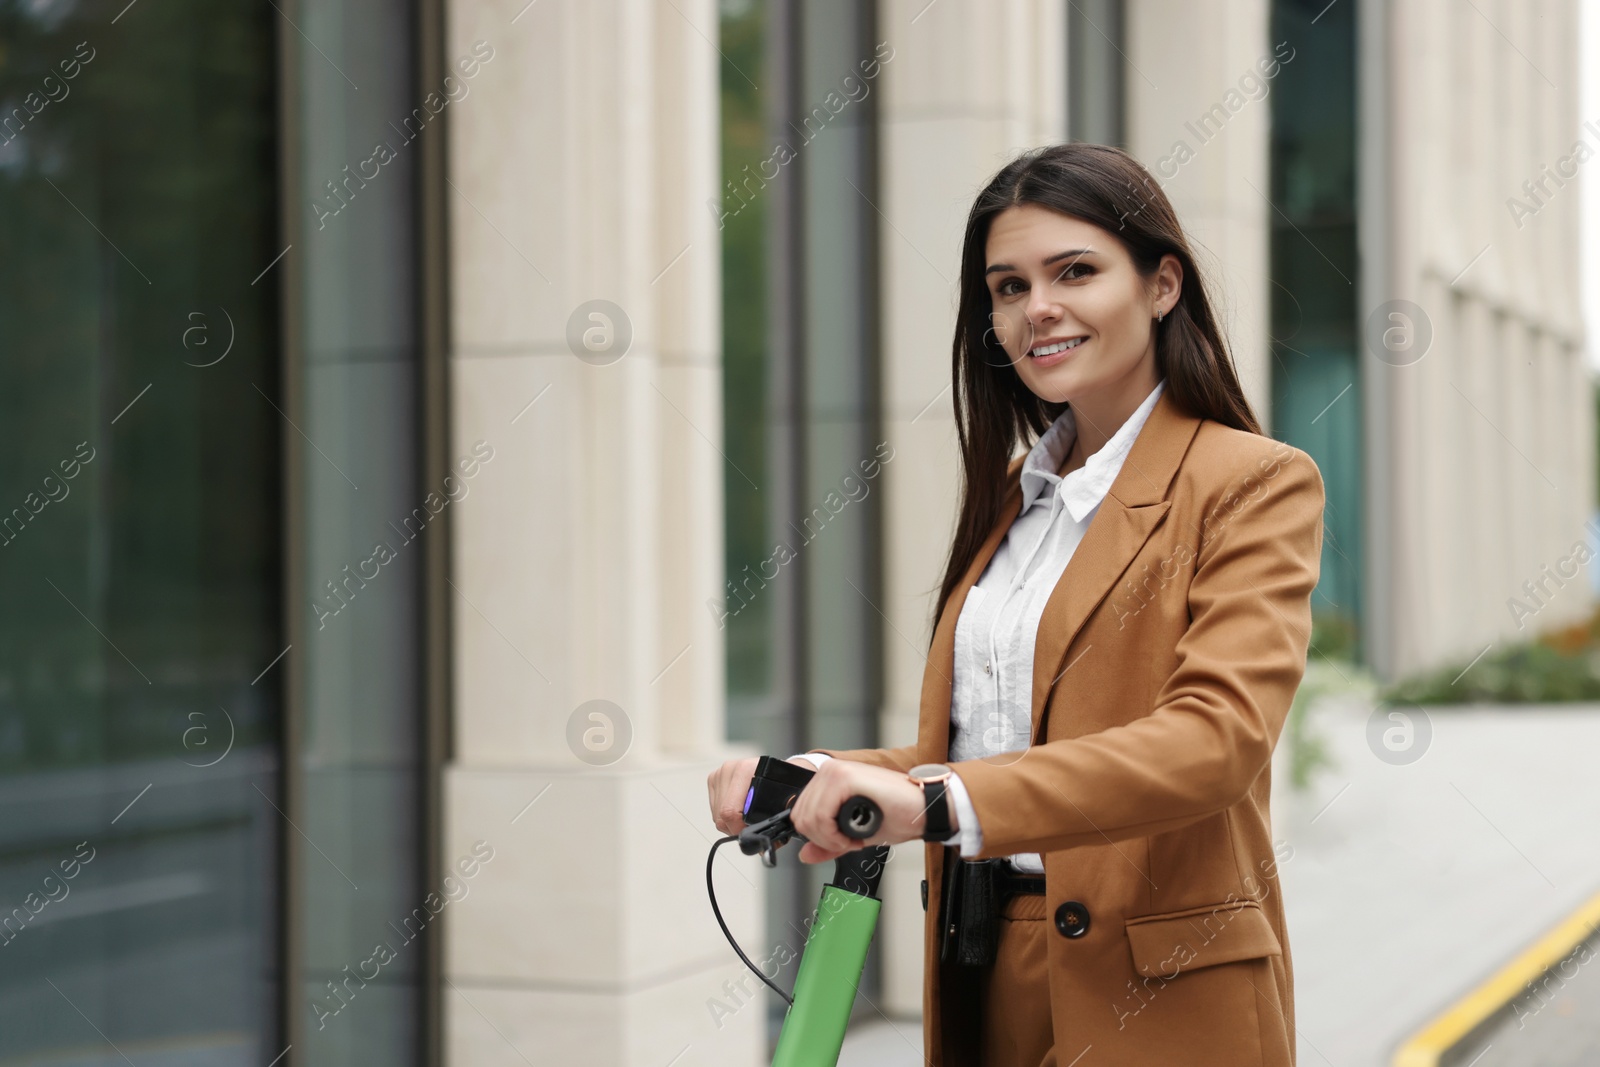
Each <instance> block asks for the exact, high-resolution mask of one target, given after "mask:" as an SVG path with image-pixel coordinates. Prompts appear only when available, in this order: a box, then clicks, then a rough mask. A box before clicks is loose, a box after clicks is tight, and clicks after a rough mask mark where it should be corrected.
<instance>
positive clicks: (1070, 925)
mask: <svg viewBox="0 0 1600 1067" xmlns="http://www.w3.org/2000/svg"><path fill="white" fill-rule="evenodd" d="M1056 929H1057V930H1058V931H1059V932H1060V934H1061V936H1062V937H1082V936H1083V935H1084V934H1086V933H1088V932H1089V909H1088V908H1086V907H1084V906H1083V905H1082V904H1079V903H1078V902H1077V901H1076V900H1069V901H1067V902H1066V903H1065V904H1063V905H1061V907H1059V908H1057V909H1056Z"/></svg>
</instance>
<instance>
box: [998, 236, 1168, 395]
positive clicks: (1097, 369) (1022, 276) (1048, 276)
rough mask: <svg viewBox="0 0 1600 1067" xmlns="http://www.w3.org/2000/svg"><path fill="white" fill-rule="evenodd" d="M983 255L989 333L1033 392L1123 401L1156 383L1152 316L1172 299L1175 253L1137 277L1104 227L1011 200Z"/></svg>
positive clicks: (1145, 390)
mask: <svg viewBox="0 0 1600 1067" xmlns="http://www.w3.org/2000/svg"><path fill="white" fill-rule="evenodd" d="M985 263H986V269H987V273H986V275H985V281H986V282H987V285H988V289H989V298H990V300H991V307H992V309H993V310H992V314H991V324H992V326H993V329H994V336H995V337H996V338H997V339H998V340H999V342H1000V343H1001V345H1002V346H1004V348H1005V351H1006V355H1007V356H1008V357H1009V358H1010V360H1011V364H1012V366H1014V367H1015V368H1016V370H1017V374H1018V375H1019V376H1020V377H1021V378H1022V381H1023V384H1024V385H1026V386H1027V387H1028V388H1029V389H1030V390H1032V391H1033V392H1034V393H1035V394H1036V395H1038V396H1039V397H1041V398H1043V399H1045V400H1048V401H1052V402H1056V403H1060V402H1063V401H1070V402H1071V403H1072V404H1073V406H1074V408H1078V407H1080V406H1081V405H1084V404H1085V403H1087V404H1088V405H1090V406H1093V407H1105V408H1109V409H1126V410H1131V408H1129V407H1128V406H1127V403H1126V401H1127V400H1128V399H1129V398H1131V399H1132V403H1133V405H1135V406H1136V405H1137V404H1138V402H1139V401H1140V400H1142V399H1143V398H1144V397H1145V396H1147V395H1148V394H1149V392H1150V390H1151V389H1153V388H1155V384H1156V381H1157V380H1158V378H1159V375H1158V374H1157V372H1156V365H1155V353H1156V346H1155V327H1156V323H1155V318H1156V316H1157V315H1158V314H1163V313H1165V312H1166V311H1168V310H1170V309H1171V308H1172V306H1173V305H1174V304H1176V303H1177V301H1178V295H1179V292H1180V290H1181V286H1182V280H1183V267H1182V265H1181V264H1180V263H1179V262H1178V258H1177V257H1176V256H1173V255H1170V254H1169V255H1166V256H1163V257H1162V259H1161V265H1160V267H1159V268H1158V269H1157V272H1156V275H1155V277H1154V278H1151V279H1149V280H1146V279H1144V278H1141V277H1140V276H1139V273H1138V271H1137V270H1135V269H1134V265H1133V260H1132V259H1131V258H1130V257H1129V255H1128V252H1127V250H1126V249H1125V248H1124V247H1123V246H1122V242H1121V241H1119V240H1117V238H1116V237H1115V236H1113V235H1112V234H1111V233H1108V232H1107V231H1105V230H1102V229H1101V228H1100V227H1098V226H1095V225H1094V224H1092V223H1089V222H1085V221H1083V220H1082V219H1078V218H1074V217H1072V216H1070V215H1063V214H1060V213H1059V212H1055V211H1051V210H1050V209H1049V208H1045V207H1041V206H1039V205H1038V204H1019V205H1017V206H1015V207H1009V208H1007V209H1006V210H1004V211H1002V212H1001V213H1000V214H999V215H996V216H995V218H994V221H993V223H991V225H990V227H989V238H988V243H987V245H986V246H985Z"/></svg>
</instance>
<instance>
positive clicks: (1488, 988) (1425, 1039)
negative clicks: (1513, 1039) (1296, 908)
mask: <svg viewBox="0 0 1600 1067" xmlns="http://www.w3.org/2000/svg"><path fill="white" fill-rule="evenodd" d="M1597 928H1600V893H1597V894H1595V895H1594V896H1592V897H1590V898H1589V899H1588V900H1587V901H1586V902H1584V904H1583V905H1582V906H1581V907H1579V908H1578V910H1577V911H1575V912H1573V913H1572V914H1571V915H1569V916H1567V917H1566V918H1565V919H1563V920H1561V922H1560V923H1558V924H1557V925H1556V926H1555V927H1553V928H1552V929H1551V930H1550V931H1548V932H1547V933H1546V934H1545V935H1544V936H1543V937H1541V938H1539V940H1537V941H1535V942H1534V943H1533V944H1532V945H1530V946H1528V947H1527V948H1526V949H1524V950H1523V951H1522V952H1521V953H1520V954H1518V955H1517V956H1516V957H1515V958H1514V959H1512V960H1511V962H1509V963H1507V964H1506V965H1505V966H1504V967H1502V968H1500V969H1499V970H1498V971H1496V972H1495V973H1494V974H1492V975H1490V976H1489V977H1488V979H1486V980H1485V981H1484V982H1483V983H1482V984H1481V985H1479V986H1478V987H1477V988H1476V989H1474V990H1473V991H1472V992H1470V993H1468V994H1467V995H1466V996H1464V997H1462V998H1461V999H1460V1000H1458V1001H1456V1003H1454V1004H1452V1005H1451V1006H1450V1007H1449V1008H1447V1009H1446V1010H1445V1011H1444V1012H1443V1014H1441V1015H1439V1017H1438V1018H1436V1019H1434V1020H1433V1021H1432V1022H1430V1023H1429V1024H1428V1025H1427V1026H1426V1027H1424V1028H1423V1029H1422V1030H1420V1031H1419V1032H1417V1033H1416V1034H1414V1035H1412V1036H1411V1037H1410V1038H1409V1039H1407V1041H1406V1043H1405V1044H1403V1045H1401V1046H1400V1048H1399V1050H1398V1051H1397V1052H1396V1053H1395V1055H1394V1058H1393V1059H1392V1060H1390V1061H1389V1062H1390V1065H1391V1067H1438V1063H1439V1059H1440V1057H1442V1056H1443V1055H1444V1054H1445V1053H1446V1052H1448V1051H1449V1050H1450V1049H1452V1048H1454V1047H1455V1046H1456V1045H1457V1044H1459V1043H1460V1042H1461V1040H1462V1039H1463V1038H1465V1037H1466V1036H1467V1035H1468V1034H1470V1033H1471V1032H1472V1031H1473V1029H1474V1028H1476V1027H1477V1026H1478V1025H1480V1024H1481V1023H1482V1022H1483V1021H1484V1020H1485V1019H1487V1018H1489V1017H1490V1016H1491V1015H1493V1014H1494V1013H1495V1012H1497V1011H1499V1010H1501V1009H1502V1008H1504V1007H1505V1006H1506V1005H1507V1004H1510V1003H1511V1002H1512V1001H1513V1000H1515V999H1516V998H1517V996H1518V995H1519V994H1521V993H1522V991H1523V990H1524V989H1526V988H1527V987H1528V985H1529V984H1530V983H1532V982H1535V981H1537V980H1538V979H1539V977H1540V976H1541V975H1543V974H1544V973H1545V972H1546V971H1548V970H1550V968H1552V967H1554V966H1555V965H1556V964H1557V963H1559V962H1561V960H1562V959H1564V958H1565V957H1566V956H1567V954H1568V953H1570V952H1571V951H1572V950H1573V949H1575V948H1577V947H1578V946H1579V945H1580V944H1582V943H1583V942H1584V941H1585V940H1586V939H1587V938H1589V936H1590V935H1592V934H1593V933H1594V932H1595V931H1596V929H1597Z"/></svg>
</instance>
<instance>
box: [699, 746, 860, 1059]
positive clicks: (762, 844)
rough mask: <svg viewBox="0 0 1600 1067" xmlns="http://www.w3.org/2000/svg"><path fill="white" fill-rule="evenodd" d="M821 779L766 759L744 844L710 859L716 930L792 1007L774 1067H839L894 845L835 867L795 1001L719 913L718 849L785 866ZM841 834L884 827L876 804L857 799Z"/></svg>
mask: <svg viewBox="0 0 1600 1067" xmlns="http://www.w3.org/2000/svg"><path fill="white" fill-rule="evenodd" d="M814 773H815V772H813V771H808V770H806V769H805V768H804V767H800V766H797V765H795V764H793V763H789V762H786V761H784V760H781V759H776V758H774V757H772V756H762V757H761V760H760V762H759V763H758V764H757V765H756V773H755V776H754V777H753V778H752V779H751V782H750V792H749V793H747V794H746V795H745V800H744V820H745V828H744V830H742V831H741V832H740V833H739V835H738V836H737V837H733V836H729V837H724V838H722V839H721V840H719V841H717V842H716V843H715V844H714V845H712V846H711V855H710V857H709V858H708V859H707V860H706V890H707V892H708V893H709V894H710V896H711V910H712V912H713V913H714V914H715V915H716V917H717V925H719V926H721V927H722V933H723V935H724V936H725V937H727V939H728V944H730V945H732V946H733V951H735V952H737V953H738V954H739V958H740V959H741V960H743V961H744V964H745V966H746V967H749V968H750V969H751V970H752V971H754V972H755V974H756V977H758V978H760V979H761V980H762V981H763V982H766V984H767V985H768V986H770V987H771V988H772V990H773V992H775V993H777V994H778V996H780V997H782V998H783V999H784V1001H786V1002H787V1003H788V1005H789V1010H788V1012H787V1013H786V1014H785V1015H784V1018H783V1029H782V1031H781V1032H780V1033H779V1036H778V1048H777V1051H776V1052H775V1053H774V1054H773V1058H772V1067H837V1065H838V1062H839V1050H840V1048H841V1047H842V1046H843V1045H844V1031H845V1024H846V1023H848V1022H849V1021H850V1010H851V1008H852V1007H853V1006H854V1004H855V999H856V987H857V986H858V985H859V984H860V982H861V971H862V968H863V967H864V966H865V965H866V961H867V948H868V946H869V945H870V944H871V942H872V935H873V934H874V932H876V930H877V926H878V910H879V908H880V907H882V901H880V900H879V899H878V883H879V881H880V880H881V879H882V877H883V866H884V864H885V863H886V862H888V859H889V846H888V845H873V846H870V847H867V848H860V849H856V850H855V851H853V852H847V853H845V854H844V855H843V856H840V857H839V858H838V859H837V860H835V861H834V871H833V880H832V881H831V882H829V883H828V884H827V885H825V886H823V887H822V899H821V900H820V901H819V902H818V904H817V912H816V919H815V921H814V922H813V923H812V925H811V931H810V933H809V934H808V935H807V937H806V943H805V948H804V950H803V952H802V954H801V957H800V970H799V972H798V973H797V974H796V975H795V980H794V994H793V995H792V996H791V995H790V994H788V993H785V992H784V991H783V990H781V989H779V988H778V987H777V986H776V985H773V984H772V982H771V981H770V980H769V979H768V978H767V976H766V975H764V974H762V973H761V970H760V968H758V967H757V966H756V965H755V964H753V963H751V962H750V957H748V956H746V955H745V954H744V950H743V949H741V948H740V947H739V943H738V942H737V941H735V940H734V937H733V934H732V933H731V932H730V931H729V930H728V924H727V923H726V922H723V919H722V912H721V910H719V909H718V908H717V891H716V887H715V886H714V885H713V884H712V881H711V870H712V864H713V863H715V862H716V858H717V849H718V848H720V847H722V846H723V845H725V844H727V843H728V842H729V841H738V842H739V851H741V852H743V853H744V854H745V855H746V856H754V855H760V857H761V861H762V862H763V863H765V864H766V865H767V866H768V867H775V866H777V864H778V856H777V852H778V849H779V848H782V847H783V845H784V844H785V843H786V842H788V841H789V840H790V839H791V838H793V839H798V840H800V841H804V840H805V837H803V836H802V835H800V834H798V833H796V832H795V828H794V823H792V822H791V821H790V818H789V816H790V813H791V812H792V811H793V810H794V803H795V801H796V800H797V799H798V798H799V796H800V791H801V790H802V789H804V788H805V787H806V783H807V782H809V781H810V780H811V777H812V775H813V774H814ZM837 821H838V825H839V829H840V830H841V831H842V832H843V833H844V834H845V836H846V837H849V838H851V839H852V840H856V841H865V840H866V839H867V838H869V837H871V836H872V835H873V834H875V833H877V832H878V828H879V827H880V826H882V825H883V812H882V810H881V809H880V808H879V807H878V805H877V804H876V803H874V802H873V801H872V800H871V799H869V798H867V797H863V796H853V797H851V798H850V799H849V800H847V801H845V802H844V804H843V806H842V807H841V808H840V809H839V815H838V820H837Z"/></svg>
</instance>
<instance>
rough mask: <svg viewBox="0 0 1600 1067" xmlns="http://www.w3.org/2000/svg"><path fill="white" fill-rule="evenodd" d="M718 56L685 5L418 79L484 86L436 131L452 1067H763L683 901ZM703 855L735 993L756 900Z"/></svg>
mask: <svg viewBox="0 0 1600 1067" xmlns="http://www.w3.org/2000/svg"><path fill="white" fill-rule="evenodd" d="M717 32H718V29H717V12H716V5H715V4H714V3H712V2H711V0H678V2H677V3H675V4H665V5H657V4H654V3H645V2H627V0H600V2H594V3H581V4H580V3H549V2H545V3H528V2H527V0H455V2H453V3H452V5H451V7H450V11H449V18H448V34H447V45H446V48H447V53H448V54H447V60H448V61H449V62H450V64H451V65H452V66H454V65H455V64H456V61H457V60H458V59H460V58H462V57H466V56H473V55H476V57H477V59H478V61H479V63H480V64H481V69H480V70H479V72H478V73H477V75H476V76H475V77H473V78H472V79H471V81H470V88H471V92H470V94H469V95H467V96H466V97H464V98H461V99H458V100H455V101H453V102H452V103H451V105H450V122H451V127H450V150H449V176H450V192H449V197H450V201H449V213H450V227H451V291H452V352H451V357H452V358H451V389H452V409H453V410H452V418H453V426H452V439H453V449H454V451H453V455H452V457H451V458H452V461H454V460H455V459H457V458H460V457H468V456H474V455H476V459H477V461H478V469H477V473H476V475H475V476H473V477H471V478H470V480H469V481H468V484H469V485H470V493H469V495H468V496H467V497H466V498H465V499H463V500H462V501H460V503H459V504H457V505H456V508H457V510H456V511H455V525H454V527H453V559H452V564H451V584H452V587H453V589H454V594H455V596H454V600H453V615H454V635H455V636H454V640H455V647H454V716H453V736H452V752H453V758H452V759H451V761H450V763H449V767H448V771H447V776H446V783H445V809H446V810H445V826H444V839H445V844H444V855H445V859H446V861H447V862H449V863H452V864H453V863H454V862H455V861H456V860H457V859H459V858H463V857H469V856H472V855H473V849H474V847H475V846H476V843H477V842H479V841H483V842H486V843H487V844H486V845H484V846H477V847H479V848H480V858H481V850H482V849H486V848H488V849H493V855H492V858H491V859H489V860H488V861H487V862H482V863H480V864H479V865H478V869H477V873H476V874H475V875H474V876H473V877H471V878H470V879H466V880H465V883H466V885H467V888H468V890H469V893H468V895H467V896H466V898H465V899H462V900H460V901H459V902H455V903H452V904H451V905H450V907H449V908H448V909H447V910H446V912H445V916H444V918H445V922H446V925H445V938H446V954H445V964H444V978H445V982H446V985H445V988H444V989H443V990H442V991H441V995H442V997H443V998H444V1005H445V1020H446V1023H445V1026H446V1051H447V1062H449V1063H451V1064H460V1065H467V1064H470V1065H472V1067H494V1065H502V1064H504V1065H508V1067H512V1065H522V1064H526V1063H529V1062H533V1063H561V1064H573V1065H577V1064H601V1065H607V1067H611V1065H617V1067H621V1065H635V1064H637V1065H640V1067H647V1065H648V1067H661V1065H663V1064H665V1063H668V1062H671V1063H673V1064H674V1065H675V1067H688V1065H690V1064H706V1065H713V1064H715V1065H725V1064H734V1065H741V1064H751V1065H753V1064H756V1063H758V1062H764V1056H763V1053H764V1044H765V1042H764V1013H765V1008H766V1005H767V1004H768V1002H769V998H770V997H771V996H772V994H771V993H770V992H768V991H767V990H766V989H765V987H763V986H761V985H760V984H759V983H758V982H757V981H756V980H755V979H754V977H753V976H751V975H749V974H748V972H747V971H746V970H745V968H744V967H743V965H742V964H740V963H739V961H738V959H737V957H735V956H734V955H733V953H732V952H731V950H730V949H729V948H728V946H727V944H726V942H725V941H724V940H723V938H722V935H721V933H720V931H719V930H718V928H717V926H716V923H715V921H714V919H713V917H712V914H711V910H710V906H709V904H708V902H707V898H706V884H705V864H706V854H707V850H708V848H709V846H710V843H711V841H712V840H713V839H714V838H715V836H716V834H715V831H714V828H713V827H712V825H711V822H710V817H709V815H708V812H707V806H706V799H705V797H706V794H705V785H704V783H705V778H706V776H707V774H708V773H709V772H710V771H711V769H712V768H713V767H715V766H716V764H717V763H719V762H720V761H721V760H723V759H725V758H729V757H730V756H732V755H736V754H743V753H735V752H730V751H726V750H725V749H724V746H723V744H722V742H721V738H722V737H723V736H724V729H723V647H722V642H721V635H720V633H719V632H718V630H717V628H716V625H715V622H714V620H713V618H712V616H711V614H710V612H709V611H707V609H706V608H705V606H704V605H705V603H706V601H707V600H709V599H711V598H714V597H717V596H718V595H719V594H720V592H721V587H722V574H721V571H722V506H721V479H722V462H723V461H722V458H721V456H720V455H719V448H720V442H721V426H720V411H721V380H720V344H721V336H720V315H721V306H720V285H719V274H720V263H721V247H720V241H719V233H718V230H717V226H716V221H715V219H714V218H713V216H712V214H711V212H710V211H709V210H708V209H707V208H706V207H705V205H706V203H707V202H708V201H715V199H716V198H717V195H718V184H719V183H718V180H717V165H718V164H717V161H718V149H717V130H718V123H717V117H718V115H717V112H718V90H717V71H718V62H719V59H718V54H717V50H716V46H715V42H716V40H717ZM476 42H483V45H482V46H479V45H476ZM475 47H476V48H477V49H478V51H477V52H476V53H475V52H474V49H475ZM488 50H492V56H490V57H489V58H485V57H484V53H485V52H487V51H488ZM479 442H482V444H481V445H480V444H479ZM475 448H476V449H477V452H476V454H475V453H474V449H475ZM595 702H600V703H595ZM730 853H731V854H730ZM719 855H720V856H721V857H723V858H724V859H725V860H726V861H727V862H719V863H718V865H717V867H718V874H717V881H718V888H719V890H720V894H719V900H720V903H721V905H722V908H723V913H724V915H725V916H726V917H727V919H728V921H729V924H730V926H731V927H732V929H733V930H734V932H735V935H736V936H738V937H739V938H740V940H741V943H743V944H744V945H745V946H746V950H747V951H749V952H750V953H751V955H752V957H753V958H756V959H757V960H758V961H759V960H760V949H761V946H760V944H759V938H760V931H761V924H760V921H759V920H760V915H761V907H762V892H761V890H762V881H761V872H762V870H763V869H762V868H760V867H759V865H755V864H752V863H751V862H750V861H748V860H746V859H745V858H744V857H742V856H740V855H739V854H738V851H737V847H736V846H729V847H727V848H725V849H724V850H722V852H720V853H719Z"/></svg>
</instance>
